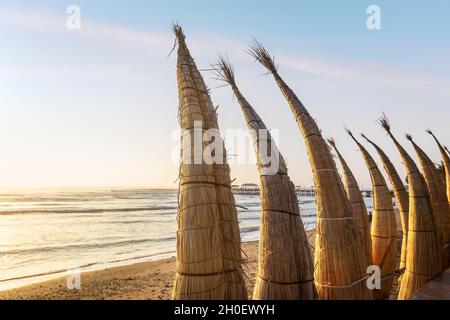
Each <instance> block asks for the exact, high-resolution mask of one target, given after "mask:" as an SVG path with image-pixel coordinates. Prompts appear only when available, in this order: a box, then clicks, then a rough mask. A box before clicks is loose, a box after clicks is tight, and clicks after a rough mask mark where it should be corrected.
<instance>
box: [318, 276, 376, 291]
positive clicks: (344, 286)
mask: <svg viewBox="0 0 450 320" xmlns="http://www.w3.org/2000/svg"><path fill="white" fill-rule="evenodd" d="M369 277H370V275H366V276H364V277H363V278H361V279H359V280H356V281H355V282H353V283H351V284H348V285H330V284H322V283H318V282H317V281H316V285H319V286H321V287H323V288H330V289H348V288H351V287H353V286H355V285H357V284H359V283H361V282H363V281H365V280H367V279H368V278H369Z"/></svg>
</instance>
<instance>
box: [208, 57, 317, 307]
mask: <svg viewBox="0 0 450 320" xmlns="http://www.w3.org/2000/svg"><path fill="white" fill-rule="evenodd" d="M215 69H216V74H217V76H218V77H219V79H220V80H223V81H225V82H226V83H228V84H229V85H230V86H231V88H232V90H233V93H234V95H235V96H236V98H237V100H238V102H239V104H240V106H241V109H242V112H243V114H244V118H245V121H246V123H247V126H248V129H249V130H250V133H251V137H252V140H253V145H254V151H255V153H256V159H257V166H258V171H259V179H260V186H261V188H260V190H261V193H260V198H261V225H260V226H261V227H260V240H259V255H258V272H257V275H256V283H255V289H254V293H253V299H255V300H298V299H301V300H313V299H315V298H316V289H315V285H314V278H313V277H314V267H313V258H312V255H311V251H310V248H309V245H308V240H307V238H306V233H305V230H304V226H303V222H302V220H301V217H300V210H299V206H298V200H297V195H296V193H295V187H294V184H293V183H292V181H291V179H290V178H289V176H288V173H287V167H286V164H285V162H284V159H283V157H282V155H281V154H280V153H279V152H278V149H277V146H276V144H275V142H274V141H273V140H272V137H271V134H270V132H268V130H267V127H266V125H265V124H264V122H263V121H262V119H261V118H260V117H259V115H258V114H257V113H256V111H255V110H254V109H253V107H252V106H251V105H250V103H249V102H248V101H247V100H246V99H245V98H244V96H243V95H242V94H241V92H240V91H239V89H238V87H237V85H236V82H235V78H234V71H233V68H232V66H231V65H230V63H229V62H228V61H227V60H225V59H224V58H223V57H221V56H219V61H218V64H217V65H216V66H215Z"/></svg>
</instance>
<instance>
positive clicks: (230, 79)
mask: <svg viewBox="0 0 450 320" xmlns="http://www.w3.org/2000/svg"><path fill="white" fill-rule="evenodd" d="M217 55H218V58H217V62H216V64H214V65H212V68H213V70H214V72H215V74H216V76H217V79H218V80H220V81H224V82H226V83H228V84H230V85H235V84H236V83H235V80H234V68H233V65H232V64H231V62H230V59H229V58H228V56H227V55H226V54H222V53H220V52H219V53H218V54H217Z"/></svg>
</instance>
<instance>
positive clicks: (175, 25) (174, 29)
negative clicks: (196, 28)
mask: <svg viewBox="0 0 450 320" xmlns="http://www.w3.org/2000/svg"><path fill="white" fill-rule="evenodd" d="M172 32H173V33H174V34H175V37H176V38H177V39H178V41H183V40H184V39H185V38H186V36H185V35H184V32H183V28H182V27H181V26H180V25H179V24H178V23H177V22H172Z"/></svg>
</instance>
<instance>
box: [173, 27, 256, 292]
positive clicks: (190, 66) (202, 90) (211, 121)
mask: <svg viewBox="0 0 450 320" xmlns="http://www.w3.org/2000/svg"><path fill="white" fill-rule="evenodd" d="M173 31H174V33H175V36H176V44H177V45H178V62H177V77H178V91H179V103H180V105H179V120H180V126H181V128H182V129H183V137H182V150H181V159H182V163H181V167H180V177H179V178H180V187H179V188H180V190H179V209H178V233H177V275H176V278H175V284H174V290H173V294H172V297H173V299H180V300H205V299H247V290H246V288H245V285H244V277H243V272H242V257H241V249H240V234H239V225H238V220H237V210H236V206H235V202H234V197H233V195H232V193H231V187H230V184H231V183H230V177H229V167H228V165H227V164H226V155H225V154H224V155H223V157H224V162H223V164H206V163H205V162H204V161H203V159H202V163H201V164H195V162H194V160H195V159H194V155H193V154H191V152H189V151H190V150H194V148H195V147H196V146H195V145H194V144H195V142H193V141H189V139H188V140H187V141H188V142H186V137H187V136H189V135H191V136H193V135H194V134H193V128H194V122H196V121H200V122H201V123H202V127H203V130H208V129H217V128H218V125H217V115H216V112H215V110H214V108H213V105H212V103H211V99H210V97H209V93H208V90H207V88H206V85H205V83H204V81H203V78H202V76H201V74H200V72H199V71H198V69H197V67H196V65H195V62H194V60H193V59H192V57H191V55H190V53H189V50H188V48H187V46H186V43H185V36H184V34H183V30H182V29H181V27H179V26H177V25H175V26H174V27H173ZM202 140H203V139H202ZM200 143H201V144H202V146H201V148H202V149H201V150H203V148H204V147H205V146H206V145H207V144H208V143H207V142H203V143H202V142H200Z"/></svg>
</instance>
